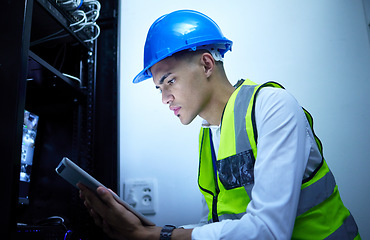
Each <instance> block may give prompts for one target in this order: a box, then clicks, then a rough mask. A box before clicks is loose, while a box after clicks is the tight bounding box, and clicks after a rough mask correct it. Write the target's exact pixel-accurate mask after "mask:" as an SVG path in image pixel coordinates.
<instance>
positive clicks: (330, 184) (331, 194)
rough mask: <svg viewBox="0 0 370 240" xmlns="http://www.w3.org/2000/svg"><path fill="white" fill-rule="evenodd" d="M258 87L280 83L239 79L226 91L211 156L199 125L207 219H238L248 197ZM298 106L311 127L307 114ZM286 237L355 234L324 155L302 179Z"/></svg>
mask: <svg viewBox="0 0 370 240" xmlns="http://www.w3.org/2000/svg"><path fill="white" fill-rule="evenodd" d="M263 87H278V88H283V87H282V86H281V85H279V84H277V83H275V82H267V83H265V84H262V85H256V84H255V83H253V82H251V81H250V80H245V81H244V82H243V84H241V85H240V86H239V87H237V89H236V90H235V91H234V93H233V94H232V95H231V97H230V99H229V101H228V103H227V104H226V107H225V109H224V113H223V116H222V121H221V135H220V145H219V150H218V154H217V160H216V157H215V154H214V150H213V144H212V140H211V138H212V136H211V134H212V133H211V131H210V129H209V128H201V131H200V135H199V146H200V147H199V151H200V153H199V172H198V185H199V188H200V190H201V192H202V193H203V195H204V197H205V200H206V202H207V205H208V209H209V215H208V222H216V221H221V220H224V219H240V218H241V217H242V216H243V215H244V214H245V212H246V208H247V206H248V203H249V202H250V201H251V194H250V193H251V190H252V188H253V185H254V164H255V159H257V137H258V136H257V134H258V133H257V129H256V125H255V119H254V103H255V99H256V96H257V93H258V92H259V90H260V89H261V88H263ZM303 110H304V112H305V114H306V117H307V120H308V122H309V124H310V126H311V128H312V131H313V127H312V126H313V120H312V117H311V115H310V114H309V113H308V112H307V111H306V110H305V109H303ZM315 139H316V143H317V145H318V147H319V150H320V152H321V155H322V145H321V142H320V140H319V139H318V138H317V137H316V135H315ZM212 155H213V159H212ZM213 162H214V163H213ZM292 239H360V236H359V234H358V229H357V225H356V223H355V221H354V219H353V217H352V215H351V213H350V212H349V211H348V209H347V208H346V207H345V206H344V205H343V203H342V200H341V199H340V196H339V192H338V187H337V185H336V183H335V179H334V177H333V174H332V173H331V171H330V169H329V168H328V165H327V164H326V161H325V160H324V158H322V162H321V164H320V165H319V166H318V167H317V168H316V170H315V171H314V172H313V173H312V174H311V175H310V176H309V177H308V178H306V179H302V186H301V194H300V199H299V204H298V209H297V217H296V220H295V224H294V229H293V235H292Z"/></svg>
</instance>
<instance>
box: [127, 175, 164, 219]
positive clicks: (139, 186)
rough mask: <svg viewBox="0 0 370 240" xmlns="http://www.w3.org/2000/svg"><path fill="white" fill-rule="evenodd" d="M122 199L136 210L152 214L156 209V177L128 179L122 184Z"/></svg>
mask: <svg viewBox="0 0 370 240" xmlns="http://www.w3.org/2000/svg"><path fill="white" fill-rule="evenodd" d="M124 199H125V201H126V202H127V203H128V204H130V205H131V206H132V207H133V208H135V209H136V210H137V211H138V212H141V213H142V214H146V215H154V214H155V213H156V210H157V199H158V197H157V181H156V179H128V180H126V181H125V184H124Z"/></svg>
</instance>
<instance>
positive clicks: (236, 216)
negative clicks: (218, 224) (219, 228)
mask: <svg viewBox="0 0 370 240" xmlns="http://www.w3.org/2000/svg"><path fill="white" fill-rule="evenodd" d="M244 215H245V212H243V213H238V214H222V215H221V216H219V217H218V219H219V220H220V221H222V220H227V219H230V220H237V219H241V218H242V217H243V216H244ZM208 223H213V221H212V219H211V220H209V221H208Z"/></svg>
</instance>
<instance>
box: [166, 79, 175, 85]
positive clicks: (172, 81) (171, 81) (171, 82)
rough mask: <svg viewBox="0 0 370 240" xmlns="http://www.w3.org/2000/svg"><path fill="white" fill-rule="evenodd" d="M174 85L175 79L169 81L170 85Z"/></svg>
mask: <svg viewBox="0 0 370 240" xmlns="http://www.w3.org/2000/svg"><path fill="white" fill-rule="evenodd" d="M173 83H175V79H174V78H172V79H171V80H169V81H168V82H167V84H169V85H172V84H173Z"/></svg>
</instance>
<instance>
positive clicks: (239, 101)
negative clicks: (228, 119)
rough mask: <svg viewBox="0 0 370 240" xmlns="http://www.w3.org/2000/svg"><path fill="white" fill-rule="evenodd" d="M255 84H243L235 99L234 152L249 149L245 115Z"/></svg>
mask: <svg viewBox="0 0 370 240" xmlns="http://www.w3.org/2000/svg"><path fill="white" fill-rule="evenodd" d="M254 88H255V86H249V85H243V86H241V87H240V90H239V93H238V95H237V96H236V99H235V105H234V114H235V116H234V124H235V143H236V153H240V152H244V151H246V150H249V149H251V144H250V142H249V139H248V134H247V130H246V129H245V126H246V123H245V115H246V114H247V109H248V105H249V102H250V101H251V99H252V96H253V92H254Z"/></svg>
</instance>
